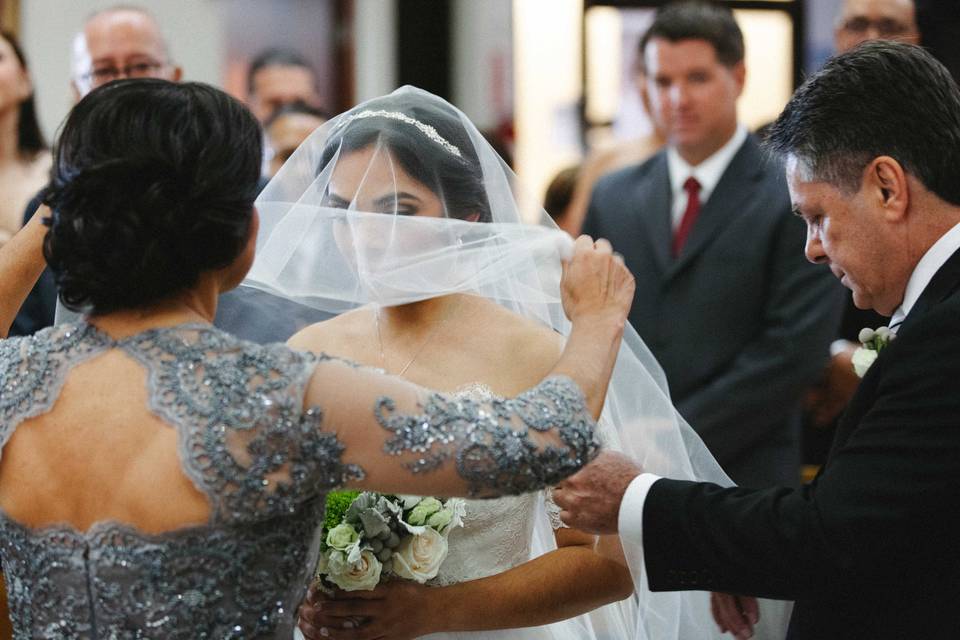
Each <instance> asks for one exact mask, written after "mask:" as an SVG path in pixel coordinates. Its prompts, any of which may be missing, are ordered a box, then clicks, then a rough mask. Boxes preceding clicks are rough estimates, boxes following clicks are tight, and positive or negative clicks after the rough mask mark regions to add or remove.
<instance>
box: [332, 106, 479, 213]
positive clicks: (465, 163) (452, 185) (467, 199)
mask: <svg viewBox="0 0 960 640" xmlns="http://www.w3.org/2000/svg"><path fill="white" fill-rule="evenodd" d="M358 109H362V110H361V111H357V110H356V109H355V110H354V111H350V112H347V113H346V114H344V115H343V116H342V117H343V118H346V119H348V120H347V123H346V124H344V125H341V126H340V127H339V128H338V129H335V130H334V132H333V134H332V135H331V136H330V139H329V140H328V141H327V146H326V148H325V149H324V151H323V155H322V157H321V160H320V168H321V169H322V168H323V167H325V166H326V165H327V164H328V163H329V162H330V161H331V160H332V159H333V157H334V156H335V154H336V153H337V152H338V151H340V152H347V151H356V150H358V149H363V148H364V147H367V146H369V145H371V144H374V143H379V144H382V145H384V146H385V147H386V148H387V149H388V150H389V151H390V153H391V154H392V155H393V157H394V159H396V160H397V162H399V163H400V166H402V167H403V170H404V171H405V172H407V173H408V174H409V175H410V177H412V178H413V179H414V180H416V181H417V182H419V183H421V184H423V185H424V186H425V187H427V188H428V189H430V190H431V191H433V192H434V193H436V194H438V195H439V196H441V197H442V199H443V201H444V204H445V205H446V210H447V215H449V216H450V217H451V218H460V219H465V218H468V217H469V216H471V215H478V216H479V217H478V219H477V221H478V222H490V220H491V219H492V216H491V213H490V203H489V202H488V201H487V193H486V190H485V188H484V179H483V169H482V168H481V166H480V159H479V157H478V156H477V153H476V149H475V148H474V141H473V140H471V139H470V135H469V134H468V133H467V130H466V129H465V128H464V126H463V123H462V122H461V121H460V116H459V114H458V113H457V112H456V111H455V110H454V109H453V108H452V107H451V106H450V105H448V104H447V103H446V102H444V101H443V100H441V99H440V98H437V97H436V96H433V95H430V94H428V93H426V92H419V91H417V92H415V93H414V92H413V91H399V92H394V93H392V94H390V95H388V96H384V97H382V98H377V99H374V100H370V101H368V102H365V103H364V104H363V105H362V107H359V108H358ZM375 111H384V112H387V113H392V114H398V115H403V116H406V117H408V118H411V119H413V120H415V121H417V122H418V123H419V124H421V125H423V126H424V127H432V128H433V131H434V133H435V135H437V136H439V137H440V138H442V139H443V141H446V143H448V144H449V145H452V146H453V147H456V151H457V153H454V152H453V150H448V149H447V148H445V147H444V146H443V145H442V142H440V141H437V140H435V139H432V138H431V137H430V136H429V135H428V134H427V133H425V132H424V131H423V130H422V129H421V128H420V127H418V126H417V125H415V124H412V123H410V122H404V121H402V120H400V119H396V118H391V117H383V116H373V117H360V118H357V117H353V118H352V119H351V117H352V116H356V115H357V114H358V113H364V112H375ZM458 153H459V155H458Z"/></svg>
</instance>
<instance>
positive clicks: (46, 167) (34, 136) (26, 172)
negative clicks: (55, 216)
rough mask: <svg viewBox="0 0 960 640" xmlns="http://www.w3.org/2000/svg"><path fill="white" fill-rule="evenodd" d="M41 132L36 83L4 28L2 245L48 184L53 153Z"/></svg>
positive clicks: (0, 74) (0, 60)
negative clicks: (29, 204)
mask: <svg viewBox="0 0 960 640" xmlns="http://www.w3.org/2000/svg"><path fill="white" fill-rule="evenodd" d="M46 151H47V143H46V141H45V140H44V139H43V134H42V133H41V132H40V125H39V123H38V122H37V111H36V106H35V105H34V99H33V83H32V82H31V81H30V74H29V73H28V71H27V62H26V60H25V59H24V56H23V51H22V50H21V49H20V45H19V44H18V43H17V41H16V39H15V38H14V37H13V35H12V34H10V33H7V32H6V31H2V32H0V193H3V194H4V197H3V199H2V200H0V245H2V244H3V243H5V242H6V241H7V240H9V239H10V236H12V235H13V234H14V233H16V232H17V230H18V229H19V228H20V227H21V224H22V222H23V209H24V207H25V206H26V205H27V202H29V201H30V198H32V197H33V196H34V195H35V194H36V193H37V191H39V190H40V188H41V187H42V186H43V185H44V184H46V182H47V174H48V172H49V171H50V154H48V153H46Z"/></svg>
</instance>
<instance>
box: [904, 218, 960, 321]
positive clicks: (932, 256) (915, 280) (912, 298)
mask: <svg viewBox="0 0 960 640" xmlns="http://www.w3.org/2000/svg"><path fill="white" fill-rule="evenodd" d="M957 250H960V224H957V225H955V226H954V227H953V228H952V229H950V231H947V232H946V233H945V234H943V235H942V236H940V239H939V240H937V241H936V242H934V243H933V245H932V246H931V247H930V248H929V249H927V252H926V253H925V254H923V257H922V258H920V262H918V263H917V266H916V267H914V268H913V273H911V274H910V279H909V280H907V288H906V290H904V292H903V302H901V303H900V306H899V307H897V310H896V311H894V312H893V317H892V318H890V325H891V326H899V325H900V324H901V323H902V322H903V321H904V319H905V318H906V317H907V314H908V313H910V310H911V309H913V305H915V304H917V300H919V299H920V294H921V293H923V290H924V289H926V288H927V285H928V284H930V280H932V279H933V276H934V274H936V273H937V271H939V270H940V267H942V266H943V265H944V264H945V263H946V261H947V260H949V259H950V256H952V255H953V254H954V253H956V252H957Z"/></svg>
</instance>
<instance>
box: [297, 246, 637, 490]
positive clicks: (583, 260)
mask: <svg viewBox="0 0 960 640" xmlns="http://www.w3.org/2000/svg"><path fill="white" fill-rule="evenodd" d="M564 271H565V274H564V279H563V282H562V283H561V288H562V295H563V301H564V309H565V310H566V312H567V315H568V316H569V317H570V319H571V321H572V323H573V328H572V331H571V335H570V337H569V339H568V341H567V344H566V347H565V349H564V352H563V354H562V355H561V357H560V360H559V362H558V363H557V365H556V366H555V367H554V369H553V370H552V371H551V372H550V377H548V378H547V379H546V380H544V382H542V383H541V384H540V385H538V386H536V387H534V388H533V389H531V390H529V391H527V392H525V393H523V394H521V395H520V396H518V397H516V398H513V399H509V400H500V399H492V400H489V401H485V402H477V401H473V400H469V399H463V398H454V397H450V396H444V395H442V394H437V393H429V392H428V391H426V390H424V389H423V388H421V387H418V386H416V385H414V384H412V383H409V382H406V381H404V380H401V379H399V378H395V377H390V376H384V375H382V374H380V373H378V372H376V371H374V370H370V369H361V368H355V367H351V366H350V365H348V364H345V363H342V362H339V361H335V360H324V361H322V362H320V363H319V364H318V365H317V366H316V369H315V371H314V373H313V376H312V378H311V380H310V383H309V385H308V389H307V392H306V394H305V405H306V406H307V407H316V410H315V413H317V414H322V416H323V420H322V424H321V428H322V429H324V430H327V431H334V432H336V434H337V439H338V440H339V442H340V443H341V444H342V445H343V446H344V451H343V455H342V460H343V461H344V463H346V464H351V463H353V464H356V465H359V466H360V467H361V468H362V469H363V470H364V476H363V478H361V479H358V480H355V481H353V482H351V483H350V484H351V485H352V486H354V487H356V488H360V489H374V490H380V491H386V492H392V493H411V494H419V495H482V496H497V495H502V494H508V493H521V492H525V491H533V490H536V489H540V488H542V487H544V486H548V485H551V484H555V483H556V482H558V481H559V480H560V479H561V478H562V477H565V476H567V475H569V474H570V473H572V472H573V471H575V470H576V469H578V468H579V467H581V466H582V465H584V464H585V463H586V462H587V461H589V459H590V458H591V457H592V456H593V455H594V454H595V453H596V450H597V445H596V440H595V438H594V434H593V429H594V426H595V424H594V422H593V419H592V418H591V415H593V416H596V415H599V413H600V410H601V409H602V407H603V400H604V396H605V393H606V388H607V384H608V382H609V379H610V375H611V373H612V370H613V365H614V362H615V358H616V354H617V348H618V346H619V343H620V338H621V335H622V332H623V327H624V323H625V322H626V314H627V311H628V310H629V307H630V302H632V299H633V278H632V276H630V274H629V272H628V271H627V270H626V268H625V267H624V266H623V262H622V260H620V259H618V258H616V257H614V256H612V252H611V250H610V246H609V244H608V243H606V242H605V241H599V242H597V243H596V245H595V244H594V243H593V242H592V241H591V240H590V239H589V238H587V237H585V236H584V237H582V238H580V239H579V240H578V241H577V249H576V251H575V254H574V256H573V258H572V259H571V260H570V262H569V263H568V264H567V265H566V266H565V270H564ZM384 452H387V453H388V454H391V455H384Z"/></svg>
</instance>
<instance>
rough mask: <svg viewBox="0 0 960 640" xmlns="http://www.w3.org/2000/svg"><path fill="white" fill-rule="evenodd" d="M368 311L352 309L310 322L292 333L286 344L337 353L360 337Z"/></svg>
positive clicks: (292, 346)
mask: <svg viewBox="0 0 960 640" xmlns="http://www.w3.org/2000/svg"><path fill="white" fill-rule="evenodd" d="M370 313H371V312H370V310H369V309H367V308H360V309H354V310H353V311H348V312H346V313H342V314H340V315H338V316H334V317H333V318H330V319H329V320H324V321H323V322H317V323H314V324H311V325H310V326H307V327H304V328H303V329H301V330H300V331H298V332H297V333H295V334H293V336H291V337H290V339H289V340H287V346H289V347H290V348H292V349H297V350H299V351H312V352H314V353H319V352H321V351H323V352H327V353H333V354H338V353H339V351H342V348H343V346H344V345H345V344H349V343H350V342H352V340H353V339H357V338H361V337H362V334H363V333H364V330H365V329H364V328H365V327H366V326H367V325H368V324H369V321H368V320H369V318H368V316H369V315H370Z"/></svg>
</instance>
